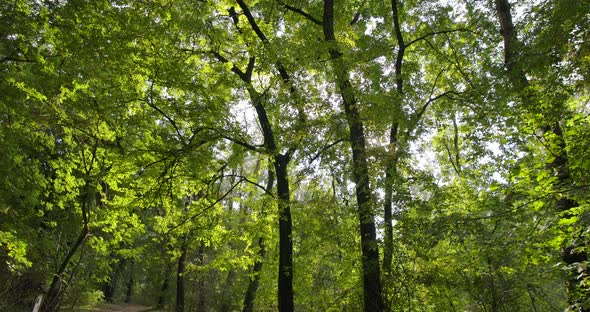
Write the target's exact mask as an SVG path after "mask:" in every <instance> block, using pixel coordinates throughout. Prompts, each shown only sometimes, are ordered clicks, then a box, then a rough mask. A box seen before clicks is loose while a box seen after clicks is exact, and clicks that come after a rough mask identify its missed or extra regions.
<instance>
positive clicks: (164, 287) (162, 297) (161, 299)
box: [156, 263, 172, 309]
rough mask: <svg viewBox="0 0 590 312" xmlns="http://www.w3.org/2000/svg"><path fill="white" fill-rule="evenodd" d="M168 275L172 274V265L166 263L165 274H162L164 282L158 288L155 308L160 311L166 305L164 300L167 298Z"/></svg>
mask: <svg viewBox="0 0 590 312" xmlns="http://www.w3.org/2000/svg"><path fill="white" fill-rule="evenodd" d="M170 273H172V264H171V263H168V264H167V265H166V272H164V281H163V282H162V287H161V288H160V295H159V297H158V304H157V306H156V307H157V308H158V309H162V308H164V306H165V305H166V298H167V296H168V294H167V292H168V288H170Z"/></svg>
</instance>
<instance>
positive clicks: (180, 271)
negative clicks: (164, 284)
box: [175, 236, 187, 312]
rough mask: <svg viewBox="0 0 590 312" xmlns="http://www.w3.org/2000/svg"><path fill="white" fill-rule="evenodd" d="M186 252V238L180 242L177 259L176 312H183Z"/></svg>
mask: <svg viewBox="0 0 590 312" xmlns="http://www.w3.org/2000/svg"><path fill="white" fill-rule="evenodd" d="M186 252H187V238H186V236H185V237H184V238H183V240H182V244H181V246H180V257H179V258H178V268H177V271H176V309H175V311H176V312H184V261H185V259H186Z"/></svg>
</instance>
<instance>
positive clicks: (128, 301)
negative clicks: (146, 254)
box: [125, 260, 135, 303]
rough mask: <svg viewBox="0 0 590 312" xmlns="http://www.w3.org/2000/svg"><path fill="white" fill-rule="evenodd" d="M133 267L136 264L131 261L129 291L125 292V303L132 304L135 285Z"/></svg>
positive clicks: (128, 281)
mask: <svg viewBox="0 0 590 312" xmlns="http://www.w3.org/2000/svg"><path fill="white" fill-rule="evenodd" d="M133 267H134V262H133V260H131V262H130V263H129V278H128V279H127V284H126V285H125V286H126V287H127V291H126V292H125V303H130V302H131V296H132V295H133V284H135V280H134V279H133Z"/></svg>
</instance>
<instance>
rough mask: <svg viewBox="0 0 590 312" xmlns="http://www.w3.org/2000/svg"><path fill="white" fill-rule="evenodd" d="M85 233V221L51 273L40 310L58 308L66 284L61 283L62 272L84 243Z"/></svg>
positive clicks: (48, 310)
mask: <svg viewBox="0 0 590 312" xmlns="http://www.w3.org/2000/svg"><path fill="white" fill-rule="evenodd" d="M87 235H88V225H87V222H86V221H85V223H84V225H83V226H82V230H81V231H80V234H79V235H78V238H77V239H76V241H75V242H74V244H73V245H72V247H71V248H70V251H69V252H68V254H67V255H66V257H65V259H64V260H63V261H62V263H61V265H60V267H59V269H58V270H57V272H56V273H55V274H54V275H53V279H52V281H51V285H50V286H49V290H48V291H47V295H46V296H45V299H44V300H43V303H42V305H41V311H43V312H52V311H56V310H57V309H58V308H59V301H60V299H61V294H62V293H63V290H64V288H65V286H66V285H64V284H63V283H62V280H63V277H64V273H65V271H66V268H67V267H68V265H69V264H70V261H71V260H72V257H73V256H74V254H75V253H76V251H77V250H78V248H80V246H82V244H83V243H84V240H85V239H86V236H87Z"/></svg>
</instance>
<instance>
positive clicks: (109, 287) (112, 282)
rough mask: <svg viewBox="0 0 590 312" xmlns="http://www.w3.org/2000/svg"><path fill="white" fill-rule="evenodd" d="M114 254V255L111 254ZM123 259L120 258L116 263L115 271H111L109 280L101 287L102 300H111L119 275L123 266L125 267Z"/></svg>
mask: <svg viewBox="0 0 590 312" xmlns="http://www.w3.org/2000/svg"><path fill="white" fill-rule="evenodd" d="M111 256H114V255H111ZM125 262H126V260H125V259H120V260H119V262H118V263H117V267H116V268H115V271H114V272H113V273H112V275H111V277H110V279H109V281H107V282H105V284H104V286H103V289H104V300H105V301H106V302H113V297H114V296H115V290H116V288H117V284H118V283H119V277H120V275H121V272H122V271H123V268H124V267H125Z"/></svg>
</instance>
